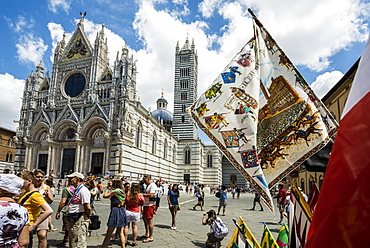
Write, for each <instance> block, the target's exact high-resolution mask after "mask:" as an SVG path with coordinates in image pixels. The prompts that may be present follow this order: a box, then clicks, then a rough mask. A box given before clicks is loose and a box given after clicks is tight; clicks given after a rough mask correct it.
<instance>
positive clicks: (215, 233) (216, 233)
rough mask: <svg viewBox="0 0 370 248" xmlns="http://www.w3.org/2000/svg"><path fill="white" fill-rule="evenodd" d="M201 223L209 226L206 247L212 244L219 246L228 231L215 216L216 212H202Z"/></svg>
mask: <svg viewBox="0 0 370 248" xmlns="http://www.w3.org/2000/svg"><path fill="white" fill-rule="evenodd" d="M207 215H208V216H207ZM202 224H203V225H209V226H210V227H211V230H210V232H209V233H207V240H206V246H207V247H208V246H212V245H216V247H217V246H220V244H221V241H222V240H223V239H224V238H225V237H226V236H227V235H228V233H229V230H228V228H227V227H226V226H225V224H224V223H223V222H222V220H221V219H220V218H219V217H217V216H216V212H215V211H214V210H209V211H208V212H205V213H203V218H202Z"/></svg>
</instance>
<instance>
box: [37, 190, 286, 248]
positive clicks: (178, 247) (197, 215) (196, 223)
mask: <svg viewBox="0 0 370 248" xmlns="http://www.w3.org/2000/svg"><path fill="white" fill-rule="evenodd" d="M207 192H208V193H207ZM205 193H206V196H205V206H204V209H205V210H206V211H208V210H210V209H214V210H215V211H216V212H217V208H218V198H216V197H215V196H214V195H210V194H209V191H207V190H206V191H205ZM166 197H167V196H166V195H165V196H163V198H162V200H161V205H160V208H159V209H158V212H157V214H156V215H155V217H154V242H150V243H142V242H141V240H138V244H139V245H138V246H137V247H153V248H154V247H156V248H166V247H171V248H188V247H206V246H205V240H206V233H207V232H209V226H203V225H202V224H201V221H202V213H203V212H202V211H200V210H199V207H197V211H194V210H193V206H194V205H195V203H196V202H197V199H196V197H194V196H193V195H192V194H186V193H185V192H181V194H180V204H181V210H180V211H179V212H178V214H177V229H176V230H171V228H170V227H171V214H170V211H169V210H168V206H167V199H166ZM253 198H254V195H253V194H251V193H244V194H241V195H240V199H236V196H235V199H232V196H231V194H230V193H229V194H228V206H227V208H226V216H220V217H221V219H222V220H223V222H224V223H225V224H226V226H227V227H228V228H229V235H228V236H227V237H225V238H224V240H223V241H222V245H223V246H222V247H226V246H227V244H228V243H229V241H230V238H231V236H232V233H233V232H234V230H235V225H234V223H233V221H232V219H233V218H235V219H236V220H238V218H239V216H241V217H242V218H243V219H244V221H245V222H246V223H247V225H248V227H249V229H250V230H251V231H252V233H253V234H254V235H255V237H256V239H257V240H259V241H260V240H261V237H262V233H263V223H264V222H265V223H266V224H267V225H268V227H269V229H270V231H271V232H272V234H273V235H274V237H275V238H276V237H277V234H278V232H279V229H280V225H277V224H276V223H277V222H278V221H279V212H278V211H277V209H276V210H275V212H276V214H275V216H274V215H273V214H272V213H271V212H270V211H267V210H266V208H265V211H259V206H257V207H256V211H251V210H249V209H250V208H251V207H252V205H253ZM59 201H60V195H56V196H55V203H54V204H53V206H52V207H53V209H54V214H53V215H52V218H53V225H54V227H56V228H58V231H54V232H49V233H48V247H58V246H57V245H56V244H57V243H59V242H60V241H62V238H63V232H62V231H61V230H62V221H61V220H56V219H55V211H56V209H57V206H58V204H59ZM275 205H276V200H275ZM95 207H96V210H97V212H98V214H99V215H100V219H101V221H102V225H101V228H100V229H99V230H96V231H93V232H92V235H91V237H89V238H88V247H89V248H96V247H100V245H101V244H102V242H103V239H104V236H105V233H106V229H107V228H106V223H107V219H108V217H109V212H110V211H109V199H102V201H96V202H95ZM144 230H145V229H144V223H143V221H142V220H140V223H139V236H140V235H142V234H144ZM130 232H131V229H130V230H129V243H130V239H131V234H130ZM33 247H37V238H36V237H35V238H34V244H33ZM108 247H112V248H113V247H120V245H119V243H118V242H115V243H112V242H111V243H110V244H109V245H108ZM128 247H131V246H130V245H129V246H128Z"/></svg>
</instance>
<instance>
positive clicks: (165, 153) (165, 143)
mask: <svg viewBox="0 0 370 248" xmlns="http://www.w3.org/2000/svg"><path fill="white" fill-rule="evenodd" d="M167 147H168V144H167V139H165V140H164V145H163V158H164V159H167Z"/></svg>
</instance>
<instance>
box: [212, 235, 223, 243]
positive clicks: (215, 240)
mask: <svg viewBox="0 0 370 248" xmlns="http://www.w3.org/2000/svg"><path fill="white" fill-rule="evenodd" d="M223 239H224V238H216V237H215V233H210V234H209V235H208V242H210V243H216V242H220V241H222V240H223Z"/></svg>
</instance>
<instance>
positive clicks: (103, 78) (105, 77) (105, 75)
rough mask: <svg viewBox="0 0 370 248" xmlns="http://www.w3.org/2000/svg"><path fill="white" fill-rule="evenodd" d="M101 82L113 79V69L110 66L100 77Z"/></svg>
mask: <svg viewBox="0 0 370 248" xmlns="http://www.w3.org/2000/svg"><path fill="white" fill-rule="evenodd" d="M100 81H101V82H106V81H112V71H111V70H110V68H109V67H107V68H106V69H105V70H104V72H103V74H102V76H101V79H100Z"/></svg>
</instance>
